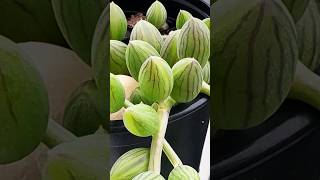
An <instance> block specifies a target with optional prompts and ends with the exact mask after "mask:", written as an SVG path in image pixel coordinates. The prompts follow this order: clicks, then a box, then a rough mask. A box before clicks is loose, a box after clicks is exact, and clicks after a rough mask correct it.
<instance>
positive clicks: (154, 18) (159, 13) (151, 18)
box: [146, 1, 167, 28]
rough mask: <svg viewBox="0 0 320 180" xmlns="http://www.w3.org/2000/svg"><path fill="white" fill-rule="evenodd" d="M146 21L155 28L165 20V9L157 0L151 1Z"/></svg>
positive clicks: (159, 26) (160, 25)
mask: <svg viewBox="0 0 320 180" xmlns="http://www.w3.org/2000/svg"><path fill="white" fill-rule="evenodd" d="M146 15H147V21H148V22H150V23H151V24H153V25H154V26H155V27H156V28H161V27H162V26H163V25H164V24H165V23H166V20H167V11H166V8H165V7H164V6H163V4H162V3H161V2H159V1H155V2H154V3H152V5H151V6H150V8H149V9H148V11H147V14H146Z"/></svg>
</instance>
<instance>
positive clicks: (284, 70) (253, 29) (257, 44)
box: [212, 0, 298, 129]
mask: <svg viewBox="0 0 320 180" xmlns="http://www.w3.org/2000/svg"><path fill="white" fill-rule="evenodd" d="M212 12H213V17H214V19H213V20H214V22H215V23H216V26H215V27H214V28H213V34H212V36H213V40H212V51H213V52H212V54H213V57H214V61H213V65H212V68H213V69H212V71H213V78H214V79H213V81H214V86H213V92H214V93H213V99H212V101H213V106H212V111H213V119H214V120H215V125H216V127H217V128H221V129H243V128H249V127H253V126H256V125H258V124H260V123H262V122H264V120H266V119H267V118H268V117H270V116H271V115H272V114H273V113H274V112H275V111H276V110H277V109H278V108H279V106H280V105H281V103H282V102H283V101H284V99H285V98H286V96H287V95H288V92H289V90H290V87H291V85H292V81H293V77H294V74H295V69H296V64H297V60H298V53H297V52H298V47H297V43H296V39H297V37H296V31H295V25H294V21H293V19H292V17H291V16H290V13H289V12H288V10H287V9H286V7H285V6H284V4H283V3H282V2H281V1H278V0H249V1H248V0H223V1H217V2H216V3H214V4H213V6H212ZM230 12H233V13H230Z"/></svg>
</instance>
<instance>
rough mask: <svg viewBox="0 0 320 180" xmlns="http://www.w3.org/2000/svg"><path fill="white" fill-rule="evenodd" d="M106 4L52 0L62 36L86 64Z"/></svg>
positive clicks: (81, 0)
mask: <svg viewBox="0 0 320 180" xmlns="http://www.w3.org/2000/svg"><path fill="white" fill-rule="evenodd" d="M106 6H107V4H106V3H105V2H102V1H87V0H79V1H64V0H53V1H52V7H53V10H54V14H55V17H56V21H57V23H58V26H59V28H60V30H61V32H62V34H63V36H64V38H65V39H66V41H67V42H68V44H69V45H70V47H71V48H72V49H73V50H74V51H75V52H76V53H77V54H78V55H79V56H80V57H81V59H82V60H83V61H84V62H86V63H87V64H88V65H90V63H91V44H92V37H93V34H94V31H95V28H96V24H97V22H98V19H99V17H100V15H101V13H102V11H103V10H104V9H105V7H106ZM79 7H81V8H79Z"/></svg>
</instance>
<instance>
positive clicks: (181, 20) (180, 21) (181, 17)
mask: <svg viewBox="0 0 320 180" xmlns="http://www.w3.org/2000/svg"><path fill="white" fill-rule="evenodd" d="M190 18H192V15H191V14H190V13H189V12H188V11H185V10H180V11H179V14H178V16H177V20H176V28H177V29H181V28H182V26H183V25H184V24H185V23H186V22H187V21H188V20H189V19H190Z"/></svg>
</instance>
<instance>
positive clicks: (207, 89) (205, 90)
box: [200, 81, 210, 96]
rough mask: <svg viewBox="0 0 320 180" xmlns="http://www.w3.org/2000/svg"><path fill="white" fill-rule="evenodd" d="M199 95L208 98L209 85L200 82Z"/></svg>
mask: <svg viewBox="0 0 320 180" xmlns="http://www.w3.org/2000/svg"><path fill="white" fill-rule="evenodd" d="M200 92H201V93H203V94H206V95H207V96H210V85H209V84H208V83H206V82H204V81H203V82H202V88H201V91H200Z"/></svg>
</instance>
